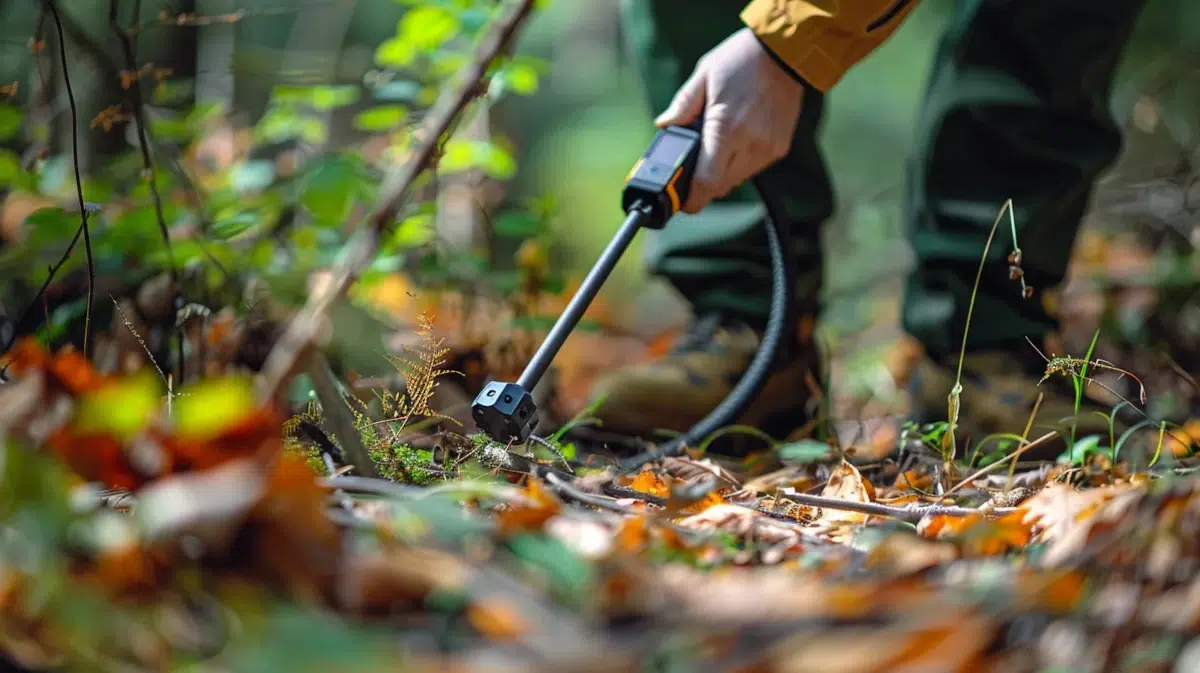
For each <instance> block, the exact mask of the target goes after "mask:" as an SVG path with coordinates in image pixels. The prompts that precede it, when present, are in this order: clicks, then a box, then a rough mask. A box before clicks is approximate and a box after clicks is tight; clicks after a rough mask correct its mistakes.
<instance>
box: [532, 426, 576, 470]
mask: <svg viewBox="0 0 1200 673" xmlns="http://www.w3.org/2000/svg"><path fill="white" fill-rule="evenodd" d="M529 441H531V442H533V443H534V444H537V445H538V446H541V447H542V448H544V449H546V450H547V451H549V452H550V453H553V454H554V455H556V456H558V459H559V460H560V461H562V464H563V467H565V468H567V472H569V473H570V474H575V468H573V467H571V463H570V462H569V461H568V460H567V457H566V456H564V455H563V453H562V451H559V450H558V447H557V446H555V445H554V443H553V442H551V441H550V440H548V439H542V438H541V437H538V436H537V435H530V436H529Z"/></svg>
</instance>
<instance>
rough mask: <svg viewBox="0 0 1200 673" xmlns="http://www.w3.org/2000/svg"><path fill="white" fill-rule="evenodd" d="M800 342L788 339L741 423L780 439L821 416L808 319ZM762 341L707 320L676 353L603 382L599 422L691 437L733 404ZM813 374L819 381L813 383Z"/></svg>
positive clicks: (619, 430)
mask: <svg viewBox="0 0 1200 673" xmlns="http://www.w3.org/2000/svg"><path fill="white" fill-rule="evenodd" d="M801 325H802V326H803V327H802V328H801V329H800V330H798V331H799V332H800V334H799V335H798V336H799V338H798V339H792V340H790V341H791V343H788V341H789V340H787V339H785V343H784V344H782V346H781V350H782V351H783V352H782V353H780V354H779V355H778V356H777V361H776V364H775V365H774V366H772V368H771V371H772V372H773V374H771V375H770V376H769V378H768V379H767V381H766V383H765V385H764V386H763V388H762V391H761V392H760V393H759V395H758V396H757V397H756V398H755V401H754V402H753V403H752V404H751V406H750V407H749V408H748V409H747V410H746V411H745V413H743V414H742V416H741V418H739V419H738V420H737V422H736V423H737V424H738V425H747V426H752V427H754V428H757V429H759V430H762V431H763V432H766V433H767V434H769V435H771V436H772V437H775V438H776V439H783V438H784V437H786V436H787V435H788V434H789V433H790V432H791V431H793V430H795V429H797V428H800V427H802V426H804V425H805V424H806V423H807V422H808V421H809V419H811V418H812V417H813V416H814V415H815V410H816V402H817V400H816V399H814V393H815V392H817V391H816V390H814V386H813V384H814V383H816V385H818V386H819V385H820V384H819V383H817V382H819V381H820V378H819V374H818V367H817V362H818V359H817V356H816V349H815V347H814V346H813V342H812V334H811V331H812V330H811V325H812V321H811V319H810V320H807V321H801ZM760 342H761V335H760V333H759V332H758V331H757V330H755V329H754V328H752V327H750V326H749V325H747V324H746V323H744V322H740V321H737V320H733V319H729V318H727V317H725V316H722V315H721V314H719V313H711V314H707V315H704V316H701V317H700V318H699V319H697V320H696V321H695V322H693V323H692V325H691V326H690V327H689V329H688V330H687V331H686V332H685V333H684V334H683V335H682V336H681V338H680V339H679V341H678V342H677V343H676V344H675V346H674V347H673V349H672V350H671V352H669V353H668V354H667V355H665V356H663V357H662V358H660V359H659V360H657V361H655V362H651V363H648V364H641V365H634V366H630V367H625V368H622V369H618V370H616V371H614V372H612V373H610V374H609V375H607V376H605V377H602V378H601V379H600V380H599V381H597V384H596V387H595V389H594V391H593V399H594V400H595V399H599V398H600V397H601V396H603V398H604V399H603V401H602V403H601V405H600V407H599V408H598V410H597V412H596V414H595V416H596V417H597V418H598V419H599V420H600V421H601V423H602V425H601V426H600V428H599V429H600V430H601V431H602V432H605V433H614V434H622V435H632V436H637V437H643V438H645V439H649V440H658V441H661V440H662V439H663V438H664V437H665V436H666V433H664V432H663V431H668V432H669V433H670V434H675V433H680V432H685V431H687V430H688V429H689V428H691V427H692V426H693V425H695V424H696V423H698V422H699V421H700V420H701V419H702V418H704V416H706V415H707V414H708V413H709V412H710V411H712V410H713V409H714V408H715V407H716V406H717V405H718V404H720V402H721V401H722V400H723V399H725V396H726V395H728V394H729V391H730V390H731V389H732V388H733V387H734V385H736V384H737V382H738V381H739V380H740V378H741V376H742V374H743V372H745V370H746V367H747V366H748V365H749V364H750V360H751V358H753V357H754V354H755V353H756V352H757V350H758V346H759V343H760ZM809 376H811V379H809V378H808V377H809ZM765 446H766V444H765V442H763V441H762V440H761V439H755V438H753V437H751V436H747V435H745V434H738V433H729V434H726V435H724V436H722V437H721V438H720V439H718V440H716V441H714V442H713V443H712V444H711V445H710V446H709V447H708V448H709V450H710V451H714V452H717V453H728V454H735V455H736V454H744V453H745V452H747V451H750V450H753V449H754V448H762V447H765Z"/></svg>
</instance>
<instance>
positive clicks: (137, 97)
mask: <svg viewBox="0 0 1200 673" xmlns="http://www.w3.org/2000/svg"><path fill="white" fill-rule="evenodd" d="M119 6H120V0H109V3H108V26H109V28H111V29H112V31H113V33H115V34H116V36H117V41H119V42H120V43H121V51H122V52H124V54H125V69H126V70H128V71H129V73H130V74H131V78H132V79H133V81H131V82H130V83H129V86H128V87H126V88H125V91H126V95H125V98H126V103H127V104H128V105H129V107H130V109H131V111H132V113H133V123H134V126H136V127H137V137H138V149H139V150H140V151H141V155H142V177H143V178H144V179H145V180H147V181H148V182H149V185H150V198H151V200H152V201H153V202H154V217H155V220H157V223H158V232H159V234H160V235H161V236H162V239H163V245H164V246H166V251H167V273H168V274H169V277H170V279H171V291H172V294H173V297H172V299H174V298H175V297H178V296H179V289H180V288H179V278H178V274H177V273H176V271H175V253H174V252H173V251H172V249H171V233H170V231H168V230H167V218H166V216H165V215H164V214H163V202H162V195H161V194H159V193H158V180H157V176H156V175H155V170H154V162H153V161H152V160H151V158H150V141H149V139H148V135H147V134H148V133H149V132H148V131H147V130H146V119H145V116H144V114H143V110H142V85H141V81H140V80H139V79H138V78H137V77H136V73H137V72H138V66H137V59H136V58H135V56H134V53H133V38H132V37H131V36H130V34H129V31H127V30H125V29H124V28H122V27H121V24H120V22H119V21H118V20H117V9H118V7H119ZM141 9H142V8H141V3H140V2H135V5H134V17H133V22H134V23H135V24H136V23H137V21H138V18H139V17H138V14H140V13H141ZM119 84H120V83H119ZM175 336H176V339H177V343H176V347H177V349H178V350H177V353H176V357H177V358H178V360H179V362H178V370H177V371H176V376H177V377H178V378H179V380H180V381H183V380H185V377H184V372H185V364H184V347H183V343H184V337H183V329H182V328H180V329H177V330H176V334H175Z"/></svg>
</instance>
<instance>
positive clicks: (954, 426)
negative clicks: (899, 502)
mask: <svg viewBox="0 0 1200 673" xmlns="http://www.w3.org/2000/svg"><path fill="white" fill-rule="evenodd" d="M1012 209H1013V203H1012V199H1008V200H1006V201H1005V202H1004V205H1003V206H1001V207H1000V212H999V213H997V214H996V220H995V221H994V222H992V228H991V230H990V231H988V237H987V243H985V244H984V245H983V254H982V255H981V256H980V257H979V270H978V271H976V272H975V285H974V287H972V288H971V301H970V302H969V303H968V304H967V320H966V323H965V324H964V325H963V337H962V348H961V349H960V350H959V353H958V371H957V372H956V373H955V375H954V387H953V388H951V389H950V395H949V397H948V398H947V407H948V408H947V413H946V421H947V424H946V434H947V435H948V437H947V441H949V442H950V456H949V458H950V460H953V459H954V456H955V455H956V454H957V453H958V446H957V440H956V439H955V437H954V433H955V432H956V431H957V430H958V412H959V409H960V407H961V400H960V399H959V396H960V395H962V371H963V360H965V359H966V357H967V337H968V336H969V335H970V333H971V315H972V314H973V313H974V312H975V296H976V295H978V294H979V283H980V281H982V280H983V269H984V267H986V266H987V261H988V253H989V252H991V250H992V239H994V238H995V237H996V229H998V228H999V227H1000V220H1002V219H1004V214H1005V213H1008V217H1009V222H1010V224H1011V226H1012V231H1013V246H1014V247H1015V246H1016V244H1017V225H1016V220H1015V218H1014V216H1013V212H1012ZM1018 249H1019V248H1018ZM1022 283H1024V281H1022Z"/></svg>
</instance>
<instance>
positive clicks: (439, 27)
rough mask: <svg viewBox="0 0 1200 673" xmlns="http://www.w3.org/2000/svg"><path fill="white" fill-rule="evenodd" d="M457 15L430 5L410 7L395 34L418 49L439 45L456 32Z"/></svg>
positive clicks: (457, 29)
mask: <svg viewBox="0 0 1200 673" xmlns="http://www.w3.org/2000/svg"><path fill="white" fill-rule="evenodd" d="M460 28H461V26H460V24H459V22H458V17H457V16H455V15H454V14H452V13H451V12H450V11H449V10H446V9H444V8H442V7H435V6H432V5H421V6H418V7H414V8H413V9H410V10H409V11H408V12H406V13H405V14H404V16H403V17H402V18H401V19H400V25H399V26H398V28H397V34H398V35H399V36H401V37H402V38H404V39H405V40H406V41H408V42H409V43H411V44H412V45H413V47H414V48H416V49H419V50H429V49H435V48H437V47H440V46H441V45H443V44H445V43H446V41H447V40H450V39H451V38H453V37H454V36H455V35H457V34H458V31H459V30H460Z"/></svg>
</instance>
